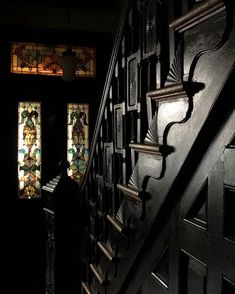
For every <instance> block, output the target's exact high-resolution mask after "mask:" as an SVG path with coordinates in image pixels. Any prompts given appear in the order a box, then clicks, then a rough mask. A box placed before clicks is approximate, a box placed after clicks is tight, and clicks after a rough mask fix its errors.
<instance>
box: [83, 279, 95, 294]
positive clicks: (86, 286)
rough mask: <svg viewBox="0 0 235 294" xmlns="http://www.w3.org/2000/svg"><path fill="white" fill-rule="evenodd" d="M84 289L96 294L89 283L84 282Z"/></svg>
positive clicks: (89, 293)
mask: <svg viewBox="0 0 235 294" xmlns="http://www.w3.org/2000/svg"><path fill="white" fill-rule="evenodd" d="M82 289H83V290H85V292H86V293H87V294H94V292H93V290H92V289H91V287H90V285H89V284H88V283H85V282H82Z"/></svg>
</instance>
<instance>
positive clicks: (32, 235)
mask: <svg viewBox="0 0 235 294" xmlns="http://www.w3.org/2000/svg"><path fill="white" fill-rule="evenodd" d="M4 206H5V207H2V210H3V213H2V215H1V216H4V217H3V219H2V220H1V222H2V223H1V228H2V229H1V245H2V246H1V253H0V254H1V257H0V267H1V279H0V280H1V283H0V294H45V231H44V220H43V210H42V205H41V202H40V200H37V199H36V200H18V201H17V200H16V201H15V203H11V204H10V203H8V204H5V205H4Z"/></svg>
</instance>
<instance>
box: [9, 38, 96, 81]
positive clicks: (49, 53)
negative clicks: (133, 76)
mask: <svg viewBox="0 0 235 294" xmlns="http://www.w3.org/2000/svg"><path fill="white" fill-rule="evenodd" d="M67 49H68V47H67V46H65V45H46V44H37V43H23V42H12V43H11V72H12V73H17V74H32V75H47V76H48V75H49V76H62V74H63V70H62V65H63V64H64V62H65V60H64V59H63V58H62V57H63V56H66V52H67V51H66V50H67ZM70 49H72V55H74V57H75V59H74V60H73V62H75V63H76V64H75V66H76V69H75V75H76V77H95V76H96V56H95V48H89V47H76V46H73V47H71V48H70Z"/></svg>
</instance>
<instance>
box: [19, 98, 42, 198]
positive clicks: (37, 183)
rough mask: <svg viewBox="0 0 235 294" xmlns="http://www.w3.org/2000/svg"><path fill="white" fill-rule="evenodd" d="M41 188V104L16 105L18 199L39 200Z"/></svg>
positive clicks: (26, 103) (22, 103)
mask: <svg viewBox="0 0 235 294" xmlns="http://www.w3.org/2000/svg"><path fill="white" fill-rule="evenodd" d="M40 187H41V104H40V103H38V102H19V103H18V197H19V198H23V199H31V198H39V197H40V196H41V195H40Z"/></svg>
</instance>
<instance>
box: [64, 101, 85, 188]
mask: <svg viewBox="0 0 235 294" xmlns="http://www.w3.org/2000/svg"><path fill="white" fill-rule="evenodd" d="M67 116H68V119H67V122H68V123H67V136H68V137H67V160H68V163H69V169H68V175H69V176H70V177H71V178H72V179H73V180H74V181H76V182H77V183H78V184H81V182H82V180H83V177H84V174H85V172H86V168H87V163H88V158H89V156H88V148H89V124H88V122H89V105H88V104H75V103H68V104H67Z"/></svg>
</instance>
